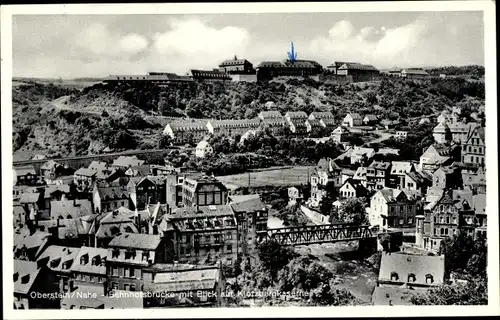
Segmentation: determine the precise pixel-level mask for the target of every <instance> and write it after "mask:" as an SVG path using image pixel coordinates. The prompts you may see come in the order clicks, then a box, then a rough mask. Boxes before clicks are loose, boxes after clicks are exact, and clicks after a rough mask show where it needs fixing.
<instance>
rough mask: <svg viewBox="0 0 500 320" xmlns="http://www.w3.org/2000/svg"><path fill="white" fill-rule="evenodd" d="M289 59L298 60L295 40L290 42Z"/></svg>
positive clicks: (292, 61) (291, 60)
mask: <svg viewBox="0 0 500 320" xmlns="http://www.w3.org/2000/svg"><path fill="white" fill-rule="evenodd" d="M288 60H289V61H290V62H291V63H294V62H295V61H296V60H297V52H295V50H294V48H293V41H292V42H290V51H289V52H288Z"/></svg>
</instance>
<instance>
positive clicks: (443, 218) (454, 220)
mask: <svg viewBox="0 0 500 320" xmlns="http://www.w3.org/2000/svg"><path fill="white" fill-rule="evenodd" d="M445 221H446V222H445ZM434 223H438V217H434ZM439 223H447V224H449V223H450V217H446V218H445V217H440V218H439ZM453 224H457V217H453Z"/></svg>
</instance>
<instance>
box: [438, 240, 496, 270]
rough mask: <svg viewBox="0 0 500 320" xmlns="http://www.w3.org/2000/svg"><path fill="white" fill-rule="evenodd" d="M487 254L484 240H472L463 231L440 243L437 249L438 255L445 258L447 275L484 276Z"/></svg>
mask: <svg viewBox="0 0 500 320" xmlns="http://www.w3.org/2000/svg"><path fill="white" fill-rule="evenodd" d="M487 252H488V250H487V244H486V240H485V239H483V238H478V239H476V240H474V239H473V238H472V237H471V236H469V235H468V234H467V233H465V232H463V231H461V232H459V233H458V234H456V235H455V236H453V237H452V238H447V239H445V240H444V241H442V242H441V247H440V249H439V253H440V254H444V255H445V257H446V259H445V270H446V272H447V273H448V274H450V273H451V272H457V273H459V274H464V275H472V276H485V275H486V260H487V259H486V257H487Z"/></svg>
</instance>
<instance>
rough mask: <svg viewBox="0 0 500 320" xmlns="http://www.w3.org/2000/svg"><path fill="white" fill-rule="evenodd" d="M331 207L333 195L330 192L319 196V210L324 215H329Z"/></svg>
mask: <svg viewBox="0 0 500 320" xmlns="http://www.w3.org/2000/svg"><path fill="white" fill-rule="evenodd" d="M332 209H333V197H332V194H331V193H330V192H326V194H325V195H324V196H323V197H322V198H321V202H320V203H319V211H321V213H322V214H323V215H325V216H330V214H331V213H332Z"/></svg>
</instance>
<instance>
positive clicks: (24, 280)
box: [14, 259, 40, 294]
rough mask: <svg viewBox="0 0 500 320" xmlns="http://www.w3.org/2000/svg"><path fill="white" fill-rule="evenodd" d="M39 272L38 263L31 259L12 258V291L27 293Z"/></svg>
mask: <svg viewBox="0 0 500 320" xmlns="http://www.w3.org/2000/svg"><path fill="white" fill-rule="evenodd" d="M39 274H40V268H38V264H37V263H36V262H33V261H24V260H17V259H15V260H14V292H15V293H22V294H27V293H28V292H30V291H31V289H32V288H31V287H32V286H33V284H34V283H35V280H36V279H37V278H38V275H39Z"/></svg>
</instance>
